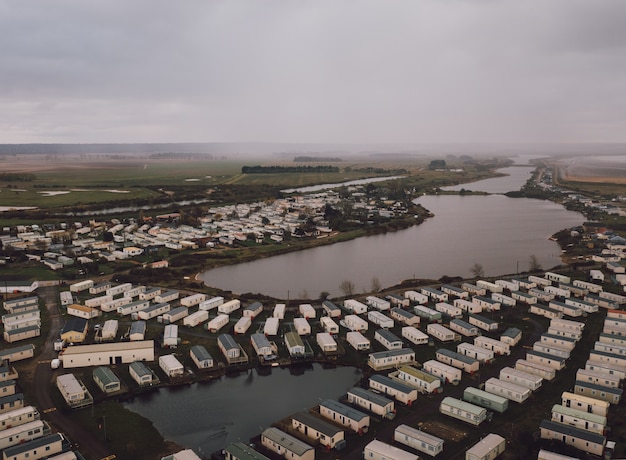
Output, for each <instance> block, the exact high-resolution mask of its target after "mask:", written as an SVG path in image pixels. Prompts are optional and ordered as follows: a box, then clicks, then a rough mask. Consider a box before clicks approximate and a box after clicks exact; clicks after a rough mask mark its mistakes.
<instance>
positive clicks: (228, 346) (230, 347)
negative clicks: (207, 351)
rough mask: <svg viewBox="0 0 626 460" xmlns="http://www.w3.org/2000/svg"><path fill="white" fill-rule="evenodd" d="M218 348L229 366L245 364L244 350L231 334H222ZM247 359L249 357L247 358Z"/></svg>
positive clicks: (219, 337)
mask: <svg viewBox="0 0 626 460" xmlns="http://www.w3.org/2000/svg"><path fill="white" fill-rule="evenodd" d="M217 346H218V347H219V349H220V350H221V351H222V354H223V355H224V357H225V358H226V361H228V364H235V363H240V362H243V361H242V358H243V357H244V356H243V355H244V354H243V352H242V351H243V350H242V349H241V347H240V346H239V344H238V343H237V342H236V341H235V339H234V338H233V336H232V335H230V334H220V335H219V336H218V337H217ZM246 358H247V357H246ZM245 361H246V362H247V359H245Z"/></svg>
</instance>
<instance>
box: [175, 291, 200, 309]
mask: <svg viewBox="0 0 626 460" xmlns="http://www.w3.org/2000/svg"><path fill="white" fill-rule="evenodd" d="M205 300H206V294H200V293H198V294H192V295H189V296H186V297H183V298H182V299H180V304H181V306H183V307H187V308H190V307H195V306H196V305H200V304H201V303H202V302H204V301H205Z"/></svg>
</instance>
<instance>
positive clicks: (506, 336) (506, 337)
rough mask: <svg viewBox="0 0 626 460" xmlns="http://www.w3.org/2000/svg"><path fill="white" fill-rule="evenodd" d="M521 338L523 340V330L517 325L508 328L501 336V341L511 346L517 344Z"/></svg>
mask: <svg viewBox="0 0 626 460" xmlns="http://www.w3.org/2000/svg"><path fill="white" fill-rule="evenodd" d="M520 340H522V331H520V330H519V329H517V328H516V327H510V328H508V329H507V330H506V331H504V332H503V333H502V335H501V336H500V342H504V343H507V344H509V345H510V346H515V345H517V344H518V343H519V341H520Z"/></svg>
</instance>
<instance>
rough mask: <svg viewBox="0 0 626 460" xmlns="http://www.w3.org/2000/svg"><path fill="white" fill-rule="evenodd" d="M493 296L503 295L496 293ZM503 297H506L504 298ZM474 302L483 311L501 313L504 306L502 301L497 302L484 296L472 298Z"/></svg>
mask: <svg viewBox="0 0 626 460" xmlns="http://www.w3.org/2000/svg"><path fill="white" fill-rule="evenodd" d="M492 295H501V296H503V294H498V293H494V294H492ZM503 297H506V296H503ZM472 302H474V303H475V304H477V305H480V307H481V308H482V309H483V311H500V308H501V307H502V304H501V302H500V301H497V300H496V299H494V298H489V297H485V296H482V295H477V296H474V297H473V298H472Z"/></svg>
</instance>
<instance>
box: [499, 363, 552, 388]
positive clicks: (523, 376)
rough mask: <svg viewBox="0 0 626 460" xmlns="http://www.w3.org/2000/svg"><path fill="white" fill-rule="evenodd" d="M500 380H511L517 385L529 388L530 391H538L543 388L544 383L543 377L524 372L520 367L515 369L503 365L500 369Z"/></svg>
mask: <svg viewBox="0 0 626 460" xmlns="http://www.w3.org/2000/svg"><path fill="white" fill-rule="evenodd" d="M499 377H500V380H502V381H504V382H511V383H514V384H516V385H519V386H522V387H525V388H528V389H529V390H530V391H537V390H538V389H539V388H541V384H542V383H543V378H542V377H540V376H538V375H536V374H531V373H529V372H524V371H521V370H519V369H514V368H512V367H503V368H502V369H500V376H499Z"/></svg>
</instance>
